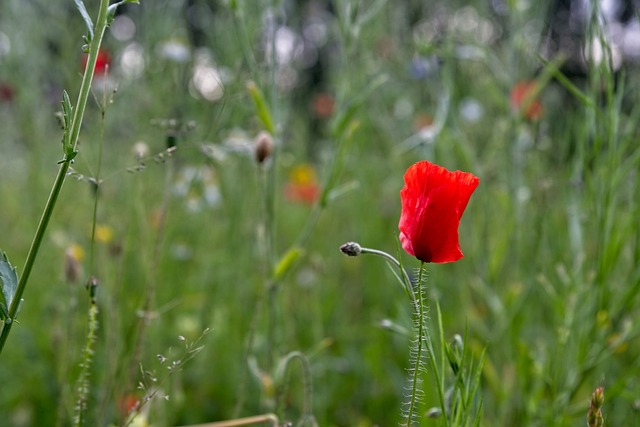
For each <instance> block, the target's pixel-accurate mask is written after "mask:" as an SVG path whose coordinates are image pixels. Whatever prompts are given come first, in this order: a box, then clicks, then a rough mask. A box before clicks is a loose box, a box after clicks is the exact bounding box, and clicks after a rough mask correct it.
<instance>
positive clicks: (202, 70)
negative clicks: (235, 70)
mask: <svg viewBox="0 0 640 427" xmlns="http://www.w3.org/2000/svg"><path fill="white" fill-rule="evenodd" d="M226 80H228V79H227V78H226V73H225V72H224V71H223V70H221V69H220V68H219V67H217V66H215V63H214V61H213V59H212V58H211V54H210V53H209V52H208V51H206V50H200V51H199V52H196V60H195V65H194V67H193V76H192V77H191V84H190V85H189V86H190V90H191V93H192V95H195V96H200V97H202V98H204V99H206V100H207V101H217V100H219V99H220V98H222V96H223V95H224V83H225V82H226Z"/></svg>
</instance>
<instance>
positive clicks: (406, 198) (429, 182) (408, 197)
mask: <svg viewBox="0 0 640 427" xmlns="http://www.w3.org/2000/svg"><path fill="white" fill-rule="evenodd" d="M479 183H480V179H479V178H478V177H476V176H474V175H473V174H470V173H467V172H461V171H455V172H450V171H448V170H447V169H445V168H443V167H442V166H438V165H435V164H433V163H431V162H428V161H426V160H423V161H421V162H418V163H416V164H414V165H413V166H411V167H410V168H409V169H408V170H407V172H406V173H405V175H404V187H403V188H402V190H401V191H400V198H401V199H402V214H401V215H400V224H399V225H398V228H399V229H400V242H401V243H402V248H403V249H404V250H405V251H407V253H409V254H410V255H413V256H415V257H416V258H418V259H419V260H420V261H423V262H435V263H445V262H453V261H457V260H459V259H460V258H462V257H463V255H462V251H460V243H459V241H458V226H459V225H460V218H461V217H462V214H463V213H464V210H465V208H466V207H467V203H469V198H470V197H471V194H472V193H473V191H474V190H475V189H476V187H477V186H478V184H479Z"/></svg>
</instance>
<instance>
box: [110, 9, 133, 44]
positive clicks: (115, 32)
mask: <svg viewBox="0 0 640 427" xmlns="http://www.w3.org/2000/svg"><path fill="white" fill-rule="evenodd" d="M109 28H110V29H111V35H112V36H113V38H114V39H116V40H119V41H121V42H126V41H129V40H131V39H132V38H133V36H135V35H136V24H135V23H134V22H133V20H132V19H131V18H129V17H128V16H127V15H118V16H116V17H115V19H114V20H113V23H111V25H110V26H109Z"/></svg>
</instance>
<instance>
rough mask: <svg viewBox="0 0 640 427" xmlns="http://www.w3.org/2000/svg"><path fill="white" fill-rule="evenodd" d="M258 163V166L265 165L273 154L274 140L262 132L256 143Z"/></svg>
mask: <svg viewBox="0 0 640 427" xmlns="http://www.w3.org/2000/svg"><path fill="white" fill-rule="evenodd" d="M254 147H255V148H254V149H255V153H256V161H257V162H258V164H262V163H264V162H265V161H266V160H267V159H268V158H269V157H271V154H272V153H273V138H272V137H271V135H270V134H269V133H268V132H264V131H262V132H260V133H259V134H258V136H256V141H255V146H254Z"/></svg>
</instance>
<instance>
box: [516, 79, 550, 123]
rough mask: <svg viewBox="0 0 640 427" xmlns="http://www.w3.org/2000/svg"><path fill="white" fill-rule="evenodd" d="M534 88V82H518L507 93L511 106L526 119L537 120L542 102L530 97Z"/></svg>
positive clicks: (540, 112)
mask: <svg viewBox="0 0 640 427" xmlns="http://www.w3.org/2000/svg"><path fill="white" fill-rule="evenodd" d="M535 90H536V82H518V83H516V84H515V86H513V88H512V89H511V94H510V95H509V100H510V104H511V108H513V109H514V110H515V111H518V112H520V113H521V114H522V115H524V117H525V118H526V119H528V120H538V119H539V118H540V117H542V103H541V102H540V101H539V100H537V99H536V98H532V95H533V94H534V92H535Z"/></svg>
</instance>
